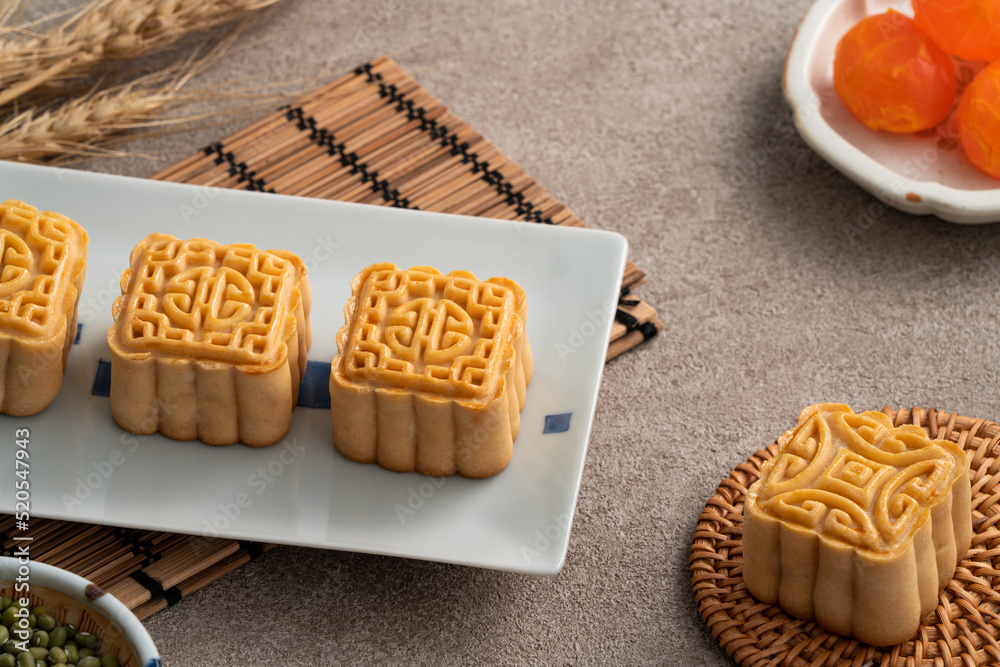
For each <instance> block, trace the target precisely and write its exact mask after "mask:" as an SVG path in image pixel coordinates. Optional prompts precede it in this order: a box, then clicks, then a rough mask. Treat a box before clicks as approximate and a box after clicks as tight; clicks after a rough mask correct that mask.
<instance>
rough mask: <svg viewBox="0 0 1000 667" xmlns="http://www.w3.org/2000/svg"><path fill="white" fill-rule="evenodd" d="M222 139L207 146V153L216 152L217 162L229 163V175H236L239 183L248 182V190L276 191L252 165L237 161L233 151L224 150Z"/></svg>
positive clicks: (205, 149)
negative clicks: (259, 176) (258, 174)
mask: <svg viewBox="0 0 1000 667" xmlns="http://www.w3.org/2000/svg"><path fill="white" fill-rule="evenodd" d="M224 148H225V147H224V146H223V145H222V142H221V141H217V142H215V143H214V144H212V145H211V146H205V148H204V151H205V155H211V154H212V153H215V164H222V163H224V162H228V163H229V169H228V171H229V175H230V176H235V177H236V182H237V183H246V184H247V190H250V191H251V192H275V190H274V188H269V187H267V182H266V181H265V180H264V179H263V178H258V176H257V172H256V171H254V170H252V169H250V166H249V165H248V164H247V163H246V162H243V161H237V160H236V156H235V155H233V152H232V151H227V150H224Z"/></svg>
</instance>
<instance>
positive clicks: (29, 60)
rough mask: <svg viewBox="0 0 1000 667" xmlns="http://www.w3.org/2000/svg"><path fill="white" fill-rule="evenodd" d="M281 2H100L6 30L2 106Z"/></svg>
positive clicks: (2, 9) (3, 10)
mask: <svg viewBox="0 0 1000 667" xmlns="http://www.w3.org/2000/svg"><path fill="white" fill-rule="evenodd" d="M278 1H279V0H95V1H94V2H92V3H91V4H89V5H87V6H86V7H84V9H83V10H81V11H80V12H77V13H76V14H74V15H72V16H70V17H69V18H68V19H66V20H65V21H64V22H63V23H61V24H59V25H58V26H56V27H54V28H51V29H49V30H47V31H45V32H42V33H36V32H35V31H34V30H33V29H32V28H31V27H28V28H23V27H21V28H19V27H5V28H2V29H0V40H2V48H0V91H2V92H0V107H2V106H4V105H6V104H9V103H10V102H12V101H14V100H16V99H17V98H19V97H21V96H23V95H24V94H26V93H28V92H30V91H32V90H34V89H36V88H38V87H39V86H41V85H43V84H45V85H47V86H49V87H52V86H58V85H60V83H62V82H65V81H66V80H67V79H70V78H73V77H80V76H86V75H88V74H90V73H92V72H93V69H94V67H95V66H96V65H99V64H101V63H103V62H106V61H111V60H127V59H131V58H135V57H138V56H141V55H144V54H146V53H150V52H151V51H155V50H157V49H161V48H163V47H166V46H169V45H171V44H173V43H175V42H177V41H178V40H179V39H181V38H182V37H184V36H185V35H188V34H190V33H192V32H195V31H200V30H206V29H208V28H211V27H214V26H216V25H219V24H221V23H226V22H229V21H233V20H235V19H239V18H242V17H245V16H247V15H248V14H250V13H252V12H255V11H257V10H259V9H262V8H264V7H267V6H269V5H273V4H275V3H276V2H278ZM10 13H11V12H10V3H8V4H7V5H3V6H0V17H3V16H5V15H10Z"/></svg>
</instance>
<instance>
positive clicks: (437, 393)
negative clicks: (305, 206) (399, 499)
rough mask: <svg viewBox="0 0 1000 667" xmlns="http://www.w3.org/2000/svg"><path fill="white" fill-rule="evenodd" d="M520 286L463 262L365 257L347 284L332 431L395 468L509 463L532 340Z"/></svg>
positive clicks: (341, 443) (488, 468) (466, 471)
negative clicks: (448, 268) (403, 264)
mask: <svg viewBox="0 0 1000 667" xmlns="http://www.w3.org/2000/svg"><path fill="white" fill-rule="evenodd" d="M526 314H527V308H526V302H525V295H524V291H523V290H522V289H521V288H520V287H519V286H518V285H517V284H516V283H514V282H513V281H510V280H508V279H505V278H491V279H489V280H486V281H481V280H479V279H478V278H476V276H474V275H473V274H471V273H469V272H466V271H455V272H452V273H449V274H447V275H443V274H441V273H440V272H439V271H437V270H436V269H433V268H430V267H413V268H411V269H408V270H405V271H404V270H401V269H398V268H397V267H396V266H395V265H394V264H375V265H373V266H370V267H368V268H367V269H365V270H364V271H362V272H361V273H360V274H358V276H357V277H355V279H354V282H353V284H352V296H351V298H350V299H349V301H348V303H347V305H346V306H345V310H344V318H345V322H346V324H345V326H344V327H343V328H342V329H341V330H340V332H339V333H338V335H337V345H338V348H339V350H340V354H339V355H338V356H337V358H336V359H335V360H334V363H333V367H332V370H331V381H330V392H331V401H332V404H333V425H334V442H335V443H336V446H337V448H338V449H339V450H340V451H341V452H342V453H344V455H345V456H348V458H351V459H353V460H356V461H362V462H367V463H371V462H377V463H379V464H380V465H382V466H383V467H386V468H389V469H391V470H397V471H411V470H416V471H419V472H422V473H424V474H429V475H449V474H453V473H455V472H458V473H460V474H462V475H466V476H469V477H486V476H489V475H493V474H496V473H497V472H499V471H500V470H502V469H503V468H504V467H506V465H507V463H508V461H509V460H510V455H511V452H512V446H513V439H514V438H515V437H516V435H517V430H518V426H519V423H520V410H521V408H522V407H523V405H524V395H525V387H526V385H527V382H528V381H529V380H530V377H531V368H532V365H531V351H530V348H529V346H528V343H527V337H526V336H525V334H524V318H525V317H526Z"/></svg>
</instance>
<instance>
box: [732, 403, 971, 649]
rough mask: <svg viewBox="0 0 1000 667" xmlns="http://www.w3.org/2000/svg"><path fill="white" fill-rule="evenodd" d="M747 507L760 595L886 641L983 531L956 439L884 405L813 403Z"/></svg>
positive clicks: (911, 622)
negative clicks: (975, 528) (975, 519)
mask: <svg viewBox="0 0 1000 667" xmlns="http://www.w3.org/2000/svg"><path fill="white" fill-rule="evenodd" d="M778 447H779V451H778V456H777V457H776V458H774V459H771V460H770V461H767V462H765V463H764V465H763V466H762V468H761V478H760V479H759V480H758V481H757V482H755V483H754V484H753V485H751V486H750V488H749V489H748V491H747V498H746V503H745V505H744V507H743V579H744V581H745V582H746V586H747V589H748V590H749V591H750V592H751V593H752V594H753V595H754V597H756V598H757V599H758V600H761V601H763V602H770V603H775V604H778V605H779V606H780V607H781V608H782V609H784V610H785V611H787V612H788V613H790V614H791V615H793V616H796V617H797V618H803V619H807V620H812V619H815V620H816V622H817V623H819V624H820V625H821V626H823V627H824V628H825V629H827V630H829V631H830V632H834V633H837V634H841V635H844V636H848V637H857V638H858V639H860V640H861V641H863V642H866V643H868V644H873V645H875V646H888V645H892V644H898V643H899V642H902V641H906V640H907V639H909V638H910V637H912V636H913V635H914V634H916V631H917V628H918V627H919V626H920V620H921V619H922V618H924V617H925V616H927V614H929V613H930V612H931V611H933V609H934V607H935V606H936V605H937V596H938V593H940V592H941V590H942V589H943V588H944V587H945V585H947V583H948V581H950V580H951V577H952V575H953V574H954V573H955V565H956V563H957V562H958V559H959V557H961V556H964V555H965V552H966V551H967V550H968V548H969V540H970V539H971V537H972V513H971V511H970V508H969V502H970V493H969V468H968V461H967V460H966V457H965V452H963V451H962V448H961V447H959V446H958V445H956V444H955V443H953V442H949V441H947V440H931V439H930V438H928V437H927V434H926V433H924V431H923V430H922V429H921V428H920V427H919V426H914V425H912V424H904V425H902V426H899V427H898V428H896V427H894V426H893V425H892V422H890V421H889V418H888V417H887V416H886V415H884V414H883V413H881V412H874V411H870V412H863V413H859V414H855V413H854V412H853V411H852V410H851V409H850V408H849V407H847V406H846V405H841V404H836V403H823V404H819V405H811V406H809V407H807V408H805V409H804V410H803V411H802V413H801V414H800V415H799V422H798V425H797V426H796V427H795V428H793V429H790V430H789V431H787V432H786V433H785V434H784V435H783V436H781V438H779V439H778Z"/></svg>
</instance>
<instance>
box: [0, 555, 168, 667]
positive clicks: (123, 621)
mask: <svg viewBox="0 0 1000 667" xmlns="http://www.w3.org/2000/svg"><path fill="white" fill-rule="evenodd" d="M27 544H29V545H30V543H27ZM29 549H30V547H29ZM21 566H22V562H21V561H20V559H18V558H10V557H7V556H0V595H6V596H7V597H10V598H15V597H21V596H22V595H23V593H20V592H15V591H14V582H16V581H18V576H19V569H20V568H21ZM28 567H29V570H28V585H29V591H28V599H29V600H31V605H32V606H34V605H39V604H41V605H44V606H45V607H47V608H48V609H49V613H50V614H51V615H52V616H53V617H55V619H56V620H57V621H59V622H60V623H71V624H72V625H74V626H75V627H77V628H78V629H80V630H83V631H85V632H90V633H93V634H95V635H97V637H98V638H99V639H100V640H101V643H100V646H101V648H102V649H104V650H105V651H107V652H114V653H116V654H117V655H118V659H119V660H120V661H121V664H122V667H160V665H161V662H160V655H159V653H157V651H156V647H155V646H154V645H153V640H152V639H151V638H150V636H149V633H148V632H146V628H145V627H144V626H143V624H142V622H141V621H140V620H139V619H138V618H136V617H135V615H134V614H133V613H132V612H131V611H129V609H128V607H126V606H125V605H124V604H122V603H121V601H119V600H118V599H117V598H116V597H114V596H113V595H110V594H108V593H105V592H104V591H103V590H101V588H99V587H98V586H96V585H94V584H92V583H91V582H89V581H87V580H86V579H84V578H83V577H80V576H77V575H75V574H73V573H72V572H67V571H66V570H63V569H60V568H58V567H54V566H52V565H46V564H45V563H36V562H34V561H31V562H29V563H28Z"/></svg>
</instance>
